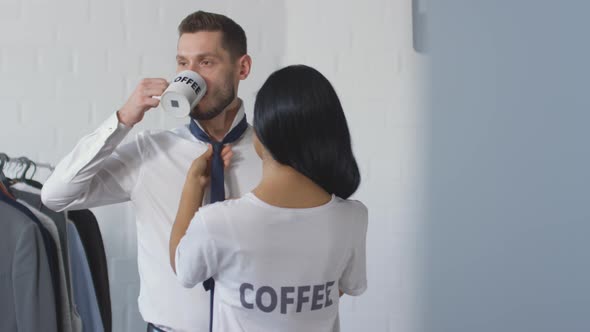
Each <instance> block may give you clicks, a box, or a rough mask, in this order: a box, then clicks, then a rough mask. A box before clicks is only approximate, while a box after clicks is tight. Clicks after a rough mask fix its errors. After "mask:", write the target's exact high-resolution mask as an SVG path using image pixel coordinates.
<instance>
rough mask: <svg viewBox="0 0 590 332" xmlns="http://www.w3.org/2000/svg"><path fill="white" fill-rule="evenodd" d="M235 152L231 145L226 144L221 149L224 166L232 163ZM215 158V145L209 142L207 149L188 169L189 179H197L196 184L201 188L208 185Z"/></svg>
mask: <svg viewBox="0 0 590 332" xmlns="http://www.w3.org/2000/svg"><path fill="white" fill-rule="evenodd" d="M233 155H234V153H233V151H232V150H231V145H229V144H228V145H226V146H224V147H223V149H221V158H222V159H223V167H224V168H227V167H229V165H230V162H231V158H232V157H233ZM212 158H213V147H212V146H211V144H207V151H205V153H203V154H202V155H201V156H199V157H198V158H197V159H195V160H194V161H193V163H192V164H191V167H190V169H189V171H188V175H187V181H195V182H196V183H195V184H196V185H198V186H200V187H201V188H204V187H206V186H207V185H208V184H209V181H210V179H211V159H212Z"/></svg>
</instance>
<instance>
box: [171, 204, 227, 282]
mask: <svg viewBox="0 0 590 332" xmlns="http://www.w3.org/2000/svg"><path fill="white" fill-rule="evenodd" d="M217 266H218V261H217V249H216V246H215V241H214V239H213V237H212V236H211V235H210V233H209V231H208V229H207V224H206V223H205V220H204V219H203V217H202V216H201V213H198V212H197V214H195V217H194V218H193V220H192V221H191V223H190V225H189V227H188V229H187V231H186V234H185V235H184V237H183V238H182V239H181V240H180V243H179V244H178V247H177V248H176V276H177V279H178V280H179V281H180V283H181V284H182V285H183V286H184V287H187V288H192V287H194V286H195V285H197V284H198V283H200V282H203V281H205V280H207V279H208V278H210V277H211V276H213V275H214V274H215V273H217Z"/></svg>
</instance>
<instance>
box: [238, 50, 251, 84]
mask: <svg viewBox="0 0 590 332" xmlns="http://www.w3.org/2000/svg"><path fill="white" fill-rule="evenodd" d="M238 61H239V66H240V71H239V74H240V75H239V77H240V80H245V79H246V78H247V77H248V75H250V68H252V58H251V57H250V56H249V55H248V54H244V55H242V57H241V58H240V59H239V60H238Z"/></svg>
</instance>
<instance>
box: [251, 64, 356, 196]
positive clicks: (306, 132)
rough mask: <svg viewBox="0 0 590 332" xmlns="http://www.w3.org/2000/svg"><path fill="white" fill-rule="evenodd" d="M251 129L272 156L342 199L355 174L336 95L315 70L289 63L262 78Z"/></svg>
mask: <svg viewBox="0 0 590 332" xmlns="http://www.w3.org/2000/svg"><path fill="white" fill-rule="evenodd" d="M254 130H255V132H256V135H257V136H258V139H259V140H260V142H261V143H262V145H264V147H265V148H266V149H267V150H268V152H270V154H271V155H272V157H273V158H274V159H275V160H276V161H277V162H279V163H281V164H283V165H288V166H291V167H293V168H294V169H295V170H297V171H298V172H300V173H301V174H303V175H305V176H306V177H308V178H309V179H311V180H312V181H314V182H315V183H316V184H318V185H319V186H320V187H322V188H323V189H324V190H326V191H327V192H328V193H330V194H335V195H336V196H338V197H341V198H348V197H349V196H350V195H352V194H353V193H354V192H355V191H356V189H357V188H358V186H359V184H360V181H361V176H360V173H359V169H358V166H357V163H356V160H355V158H354V155H353V154H352V147H351V142H350V133H349V131H348V125H347V124H346V118H345V116H344V111H343V110H342V105H341V104H340V100H339V99H338V96H337V95H336V91H334V88H333V87H332V85H331V84H330V82H329V81H328V80H327V79H326V78H325V77H324V76H323V75H322V74H321V73H320V72H318V71H317V70H315V69H313V68H311V67H308V66H304V65H294V66H288V67H285V68H283V69H280V70H278V71H276V72H274V73H273V74H271V75H270V77H269V78H268V79H267V80H266V82H264V84H263V85H262V88H260V90H259V91H258V93H257V95H256V102H255V104H254Z"/></svg>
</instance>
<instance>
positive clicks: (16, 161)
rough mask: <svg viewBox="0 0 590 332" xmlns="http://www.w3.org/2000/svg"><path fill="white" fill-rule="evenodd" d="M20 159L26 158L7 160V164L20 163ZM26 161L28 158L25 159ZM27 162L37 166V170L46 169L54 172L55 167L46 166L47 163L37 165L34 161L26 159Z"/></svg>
mask: <svg viewBox="0 0 590 332" xmlns="http://www.w3.org/2000/svg"><path fill="white" fill-rule="evenodd" d="M21 158H26V157H20V158H9V159H8V162H13V163H22V162H23V161H22V160H21ZM26 159H28V158H26ZM28 161H29V162H30V163H32V165H34V166H37V167H38V168H46V169H48V170H50V171H53V170H55V166H53V165H51V164H48V163H38V162H36V161H32V160H30V159H28Z"/></svg>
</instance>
